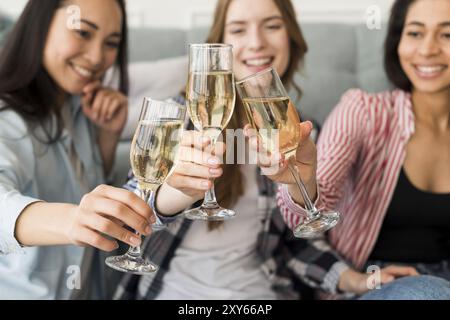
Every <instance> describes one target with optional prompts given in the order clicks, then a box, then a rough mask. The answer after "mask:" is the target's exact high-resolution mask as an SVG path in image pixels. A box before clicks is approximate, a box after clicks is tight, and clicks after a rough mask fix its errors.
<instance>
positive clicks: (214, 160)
mask: <svg viewBox="0 0 450 320" xmlns="http://www.w3.org/2000/svg"><path fill="white" fill-rule="evenodd" d="M208 163H209V164H212V165H215V164H219V160H218V159H217V158H209V159H208Z"/></svg>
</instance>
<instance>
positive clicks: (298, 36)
mask: <svg viewBox="0 0 450 320" xmlns="http://www.w3.org/2000/svg"><path fill="white" fill-rule="evenodd" d="M231 1H233V0H218V3H217V5H216V10H215V14H214V23H213V26H212V27H211V30H210V32H209V35H208V38H207V40H206V42H207V43H222V42H223V40H224V33H225V21H226V16H227V12H228V8H229V6H230V3H231ZM273 1H274V2H275V4H276V6H277V7H278V9H279V10H280V12H281V15H282V17H283V20H284V23H285V26H286V29H287V32H288V36H289V40H290V41H289V42H290V43H289V44H290V61H289V64H288V68H287V70H286V72H285V73H284V75H283V76H282V77H281V79H282V81H283V83H284V85H285V86H286V87H288V88H289V87H290V86H292V87H294V89H295V90H296V91H297V93H298V94H299V96H300V93H301V91H300V88H299V87H298V86H297V85H296V84H295V83H294V81H293V79H294V74H295V72H296V70H298V68H299V67H301V66H302V65H303V58H304V56H305V53H306V52H307V50H308V47H307V44H306V41H305V39H304V38H303V34H302V31H301V29H300V26H299V25H298V22H297V19H296V14H295V10H294V6H293V5H292V2H291V0H273ZM242 119H246V116H245V114H244V111H243V108H242V103H241V101H240V99H237V100H236V107H235V111H234V114H233V116H232V117H231V120H230V123H229V124H228V126H227V129H238V128H241V127H242ZM234 145H235V146H236V143H235V144H234ZM235 149H236V147H235ZM234 154H235V155H236V154H237V152H236V150H235V152H234ZM235 160H236V159H235ZM223 171H224V172H223V175H222V177H220V178H219V179H217V181H216V182H217V183H216V195H217V200H218V202H219V203H220V204H221V205H222V206H224V207H228V208H230V207H232V206H233V205H235V204H236V202H237V201H238V199H239V197H240V196H242V195H243V193H244V186H243V181H242V174H241V172H240V170H239V165H238V164H237V162H236V161H234V164H226V165H224V167H223ZM220 225H221V223H217V222H209V223H208V227H209V230H213V229H215V228H217V227H218V226H220Z"/></svg>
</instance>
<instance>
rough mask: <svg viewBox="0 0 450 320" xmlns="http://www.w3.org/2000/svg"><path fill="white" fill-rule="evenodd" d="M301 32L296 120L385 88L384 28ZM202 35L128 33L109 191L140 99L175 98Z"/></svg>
mask: <svg viewBox="0 0 450 320" xmlns="http://www.w3.org/2000/svg"><path fill="white" fill-rule="evenodd" d="M5 24H6V25H8V24H9V22H6V23H5ZM0 26H1V23H0ZM302 29H303V32H304V35H305V38H306V41H307V43H308V46H309V51H308V53H307V56H306V60H305V66H304V69H303V71H301V72H299V73H298V74H296V76H295V80H296V82H297V83H298V84H299V85H300V87H301V88H302V90H303V97H302V99H301V101H300V103H298V104H297V107H298V109H299V110H300V112H301V114H305V115H307V116H308V117H311V118H314V119H315V120H317V121H318V122H319V123H323V122H324V120H325V118H326V116H327V115H328V113H329V112H330V110H331V109H332V108H333V107H334V106H335V105H336V104H337V103H338V101H339V98H340V96H341V95H342V94H343V93H344V92H345V91H346V90H348V89H350V88H355V87H359V88H362V89H364V90H367V91H369V92H376V91H382V90H385V89H388V88H389V87H390V86H389V83H388V81H387V79H386V76H385V74H384V71H383V40H384V36H385V32H386V28H385V27H384V28H382V29H381V30H369V29H368V28H367V27H366V26H364V25H343V24H327V23H323V24H317V23H314V24H304V25H302ZM0 31H1V30H0ZM206 34H207V29H206V28H197V29H192V30H179V29H145V28H142V29H131V30H130V35H129V38H130V63H131V64H130V77H131V90H130V117H129V121H128V123H127V127H126V128H125V131H124V134H123V137H122V141H121V143H120V145H119V148H118V151H117V160H116V180H115V181H114V184H115V185H121V184H122V183H123V181H124V180H125V177H126V173H127V171H128V169H129V156H128V152H129V146H130V139H131V136H132V133H133V131H134V128H135V125H136V120H137V115H138V114H139V109H140V106H141V105H140V104H141V101H142V98H143V97H144V96H151V97H153V98H158V99H165V98H168V97H170V96H173V95H175V94H176V93H177V92H179V91H180V90H181V89H182V87H183V85H184V84H185V81H186V77H187V58H186V53H187V46H188V44H189V43H198V42H203V41H204V39H205V38H206ZM0 40H1V34H0Z"/></svg>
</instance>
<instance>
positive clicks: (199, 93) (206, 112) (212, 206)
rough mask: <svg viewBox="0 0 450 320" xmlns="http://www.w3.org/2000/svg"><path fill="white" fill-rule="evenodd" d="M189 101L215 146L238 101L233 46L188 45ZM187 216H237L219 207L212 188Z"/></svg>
mask: <svg viewBox="0 0 450 320" xmlns="http://www.w3.org/2000/svg"><path fill="white" fill-rule="evenodd" d="M186 101H187V106H188V111H189V115H190V117H191V120H192V122H193V124H194V126H195V127H196V128H197V130H199V131H202V133H203V134H204V135H206V136H208V137H209V138H210V139H211V145H212V146H214V144H215V143H216V141H217V139H218V138H219V136H220V134H221V132H222V130H223V129H224V128H225V127H226V126H227V125H228V122H229V121H230V119H231V116H232V114H233V110H234V103H235V101H236V92H235V87H234V75H233V53H232V46H231V45H227V44H191V45H190V46H189V79H188V83H187V86H186ZM184 214H185V216H186V217H187V218H189V219H192V220H207V221H223V220H226V219H229V218H232V217H234V216H235V214H236V213H235V212H234V211H233V210H230V209H224V208H222V207H220V206H219V204H218V203H217V200H216V195H215V192H214V185H213V187H212V188H211V189H210V190H208V191H207V192H206V194H205V199H204V201H203V204H202V205H201V206H200V207H198V208H195V209H191V210H188V211H186V212H185V213H184Z"/></svg>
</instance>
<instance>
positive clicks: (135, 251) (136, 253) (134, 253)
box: [127, 188, 152, 258]
mask: <svg viewBox="0 0 450 320" xmlns="http://www.w3.org/2000/svg"><path fill="white" fill-rule="evenodd" d="M140 190H141V198H142V199H143V200H144V201H145V203H148V201H149V200H150V196H151V194H152V191H151V190H149V189H146V188H140ZM135 233H136V234H137V235H138V236H139V237H140V234H139V232H137V231H135ZM141 254H142V253H141V247H140V246H137V247H134V246H130V248H129V249H128V252H127V255H128V256H131V257H132V258H138V257H141Z"/></svg>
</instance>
